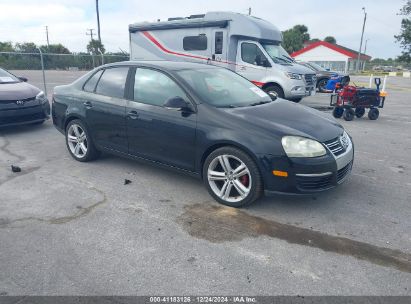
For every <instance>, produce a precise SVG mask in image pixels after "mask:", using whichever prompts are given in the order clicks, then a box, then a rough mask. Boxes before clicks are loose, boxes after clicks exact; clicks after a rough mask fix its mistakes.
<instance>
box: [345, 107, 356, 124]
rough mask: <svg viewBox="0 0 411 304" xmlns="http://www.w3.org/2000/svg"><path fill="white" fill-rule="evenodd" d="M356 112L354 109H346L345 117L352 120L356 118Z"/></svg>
mask: <svg viewBox="0 0 411 304" xmlns="http://www.w3.org/2000/svg"><path fill="white" fill-rule="evenodd" d="M354 115H355V112H354V110H353V109H345V111H344V119H345V120H347V121H351V120H353V119H354Z"/></svg>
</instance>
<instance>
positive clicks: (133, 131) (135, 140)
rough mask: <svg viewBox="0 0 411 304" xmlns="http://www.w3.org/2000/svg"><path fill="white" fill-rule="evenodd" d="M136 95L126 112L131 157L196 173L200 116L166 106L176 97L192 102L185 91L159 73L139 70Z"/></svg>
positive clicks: (134, 92) (137, 71) (136, 79)
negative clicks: (197, 124) (197, 118)
mask: <svg viewBox="0 0 411 304" xmlns="http://www.w3.org/2000/svg"><path fill="white" fill-rule="evenodd" d="M133 95H134V96H133V100H130V101H128V104H127V110H126V112H127V119H126V121H127V134H128V142H129V153H130V154H132V155H135V156H139V157H143V158H146V159H150V160H154V161H157V162H161V163H164V164H167V165H171V166H176V167H179V168H182V169H185V170H189V171H194V164H195V138H196V116H197V115H196V114H195V113H191V114H187V113H182V112H180V111H177V110H175V109H168V108H165V107H164V106H163V104H164V103H165V102H166V100H168V99H169V98H173V97H177V96H178V97H182V98H184V99H185V100H186V101H190V99H189V98H188V97H187V95H186V93H185V92H184V90H183V89H182V88H181V87H180V86H179V85H178V84H177V83H176V82H175V81H174V80H173V79H172V78H170V77H169V76H168V75H166V74H164V73H162V72H160V71H158V70H154V69H149V68H137V70H136V72H135V80H134V90H133Z"/></svg>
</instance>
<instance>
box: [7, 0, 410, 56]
mask: <svg viewBox="0 0 411 304" xmlns="http://www.w3.org/2000/svg"><path fill="white" fill-rule="evenodd" d="M99 4H100V20H101V34H102V40H103V43H104V45H105V46H106V49H107V50H109V51H118V50H119V48H121V49H123V50H128V48H129V37H128V25H129V24H130V23H134V22H141V21H156V20H157V19H161V20H166V19H167V18H168V17H176V16H188V15H191V14H198V13H205V12H207V11H235V12H240V13H247V11H248V8H249V7H251V8H252V14H253V15H255V16H258V17H261V18H263V19H266V20H268V21H270V22H272V23H273V24H275V25H276V26H277V27H278V28H280V29H281V30H285V29H287V28H290V27H292V26H294V25H295V24H305V25H307V26H308V28H309V32H310V34H311V37H313V38H320V39H323V38H324V37H325V36H329V35H330V36H334V37H336V39H337V42H338V43H340V44H342V45H344V46H346V47H350V48H353V49H358V47H359V42H360V35H361V27H362V20H363V13H362V10H361V8H362V7H363V6H365V7H366V9H367V12H368V18H367V26H366V31H365V37H366V38H368V39H370V40H369V42H368V47H367V49H368V51H367V52H368V53H370V54H371V55H372V56H374V57H395V56H397V55H399V54H400V48H399V46H398V44H395V43H394V37H393V36H394V35H395V34H398V33H399V31H400V22H401V17H400V16H398V15H397V12H398V11H399V9H400V8H401V7H402V5H403V4H404V2H403V1H402V0H395V1H384V0H362V1H361V0H359V1H358V0H357V1H355V0H346V1H334V2H330V1H326V0H317V1H298V3H296V2H293V3H291V2H289V1H288V2H287V1H270V0H258V1H251V0H225V1H221V0H208V1H197V0H191V1H190V0H173V1H169V0H162V1H160V0H151V1H133V0H119V1H109V0H100V1H99ZM44 25H48V27H49V37H50V43H62V44H64V45H65V46H67V47H68V48H69V49H70V50H72V51H84V50H85V47H86V45H87V43H88V41H89V39H90V37H89V36H86V35H85V32H86V30H87V29H88V28H94V29H96V28H97V25H96V16H95V1H93V0H60V1H57V2H56V1H52V0H43V1H41V3H40V2H38V3H37V4H36V1H29V0H20V1H11V0H2V4H0V40H2V41H8V40H11V41H13V42H21V41H33V42H35V43H37V44H45V43H46V36H45V30H44ZM96 32H97V31H96Z"/></svg>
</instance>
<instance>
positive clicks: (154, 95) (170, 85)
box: [134, 68, 188, 106]
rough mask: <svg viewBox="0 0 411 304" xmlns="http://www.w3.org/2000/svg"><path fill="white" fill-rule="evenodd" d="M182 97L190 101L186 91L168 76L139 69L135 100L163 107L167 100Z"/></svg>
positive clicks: (135, 83) (136, 79)
mask: <svg viewBox="0 0 411 304" xmlns="http://www.w3.org/2000/svg"><path fill="white" fill-rule="evenodd" d="M174 97H182V98H183V99H185V100H188V98H187V95H186V94H185V93H184V91H183V90H182V89H181V88H180V87H179V86H178V85H177V84H176V83H175V81H174V80H172V79H171V78H170V77H168V76H167V75H165V74H163V73H161V72H158V71H155V70H151V69H145V68H138V69H137V70H136V76H135V81H134V100H135V101H138V102H141V103H146V104H151V105H155V106H163V105H164V103H165V102H166V100H168V99H170V98H174Z"/></svg>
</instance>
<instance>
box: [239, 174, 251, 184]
mask: <svg viewBox="0 0 411 304" xmlns="http://www.w3.org/2000/svg"><path fill="white" fill-rule="evenodd" d="M240 182H241V183H242V184H243V185H244V186H246V187H248V183H249V182H250V178H249V177H248V174H244V175H243V176H241V177H240Z"/></svg>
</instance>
